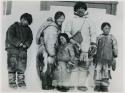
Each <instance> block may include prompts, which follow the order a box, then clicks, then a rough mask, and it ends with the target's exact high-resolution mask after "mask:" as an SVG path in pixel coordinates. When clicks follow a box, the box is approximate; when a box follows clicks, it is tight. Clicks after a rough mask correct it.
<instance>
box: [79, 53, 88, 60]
mask: <svg viewBox="0 0 125 93" xmlns="http://www.w3.org/2000/svg"><path fill="white" fill-rule="evenodd" d="M80 61H88V53H87V52H82V53H81V54H80Z"/></svg>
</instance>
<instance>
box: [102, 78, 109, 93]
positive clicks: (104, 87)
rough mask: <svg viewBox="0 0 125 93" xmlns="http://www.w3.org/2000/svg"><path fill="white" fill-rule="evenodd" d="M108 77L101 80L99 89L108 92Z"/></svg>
mask: <svg viewBox="0 0 125 93" xmlns="http://www.w3.org/2000/svg"><path fill="white" fill-rule="evenodd" d="M108 86H109V79H107V78H105V79H102V80H101V91H102V92H108Z"/></svg>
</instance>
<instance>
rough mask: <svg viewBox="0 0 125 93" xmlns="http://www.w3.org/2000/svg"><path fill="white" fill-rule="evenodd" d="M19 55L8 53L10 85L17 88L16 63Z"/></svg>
mask: <svg viewBox="0 0 125 93" xmlns="http://www.w3.org/2000/svg"><path fill="white" fill-rule="evenodd" d="M16 57H17V55H13V54H8V60H7V63H8V78H9V86H10V87H11V88H17V84H16V64H17V58H16Z"/></svg>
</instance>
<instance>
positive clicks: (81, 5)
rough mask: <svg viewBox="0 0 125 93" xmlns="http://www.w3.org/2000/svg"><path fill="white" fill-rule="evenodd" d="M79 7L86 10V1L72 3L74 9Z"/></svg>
mask: <svg viewBox="0 0 125 93" xmlns="http://www.w3.org/2000/svg"><path fill="white" fill-rule="evenodd" d="M80 8H83V9H85V10H87V5H86V3H84V2H77V3H76V4H75V5H74V11H75V12H76V11H77V10H78V9H80Z"/></svg>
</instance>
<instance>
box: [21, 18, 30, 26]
mask: <svg viewBox="0 0 125 93" xmlns="http://www.w3.org/2000/svg"><path fill="white" fill-rule="evenodd" d="M21 24H22V25H23V26H27V25H28V21H27V20H25V19H24V18H22V19H21Z"/></svg>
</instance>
